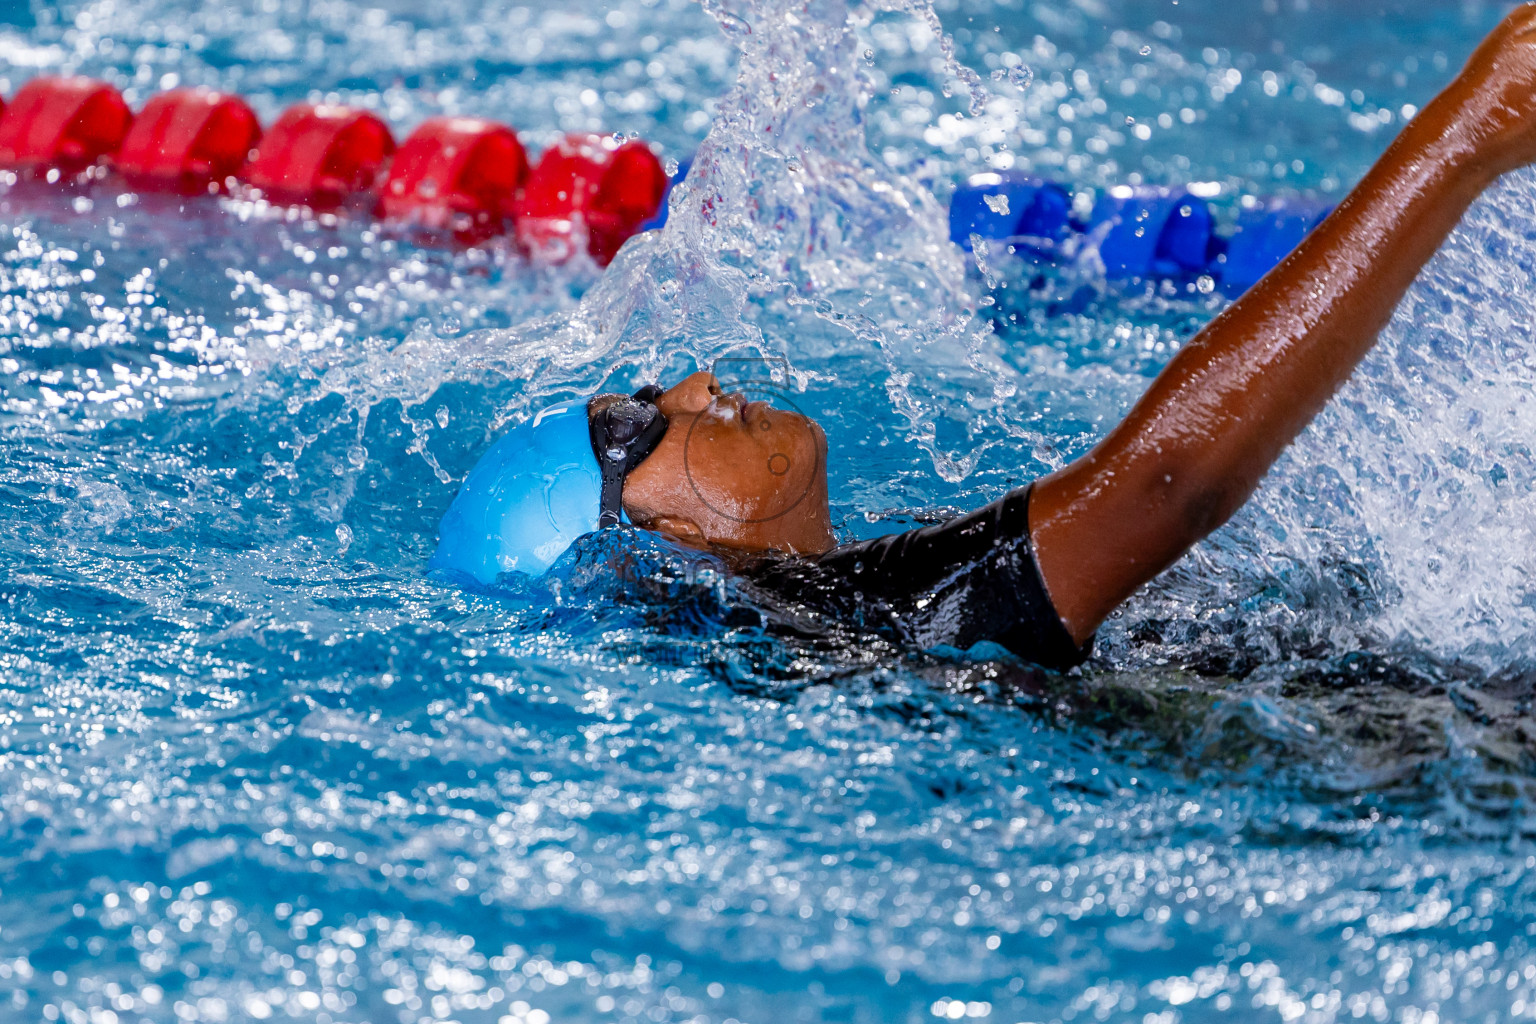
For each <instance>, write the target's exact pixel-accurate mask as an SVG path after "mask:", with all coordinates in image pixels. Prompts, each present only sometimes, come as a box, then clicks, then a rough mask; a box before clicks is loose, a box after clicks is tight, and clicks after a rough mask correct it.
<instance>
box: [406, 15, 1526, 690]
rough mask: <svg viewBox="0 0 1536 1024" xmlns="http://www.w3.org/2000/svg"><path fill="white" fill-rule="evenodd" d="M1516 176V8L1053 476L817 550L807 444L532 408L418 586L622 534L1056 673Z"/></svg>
mask: <svg viewBox="0 0 1536 1024" xmlns="http://www.w3.org/2000/svg"><path fill="white" fill-rule="evenodd" d="M1533 161H1536V3H1527V4H1524V5H1522V6H1520V7H1518V8H1516V9H1515V10H1514V11H1513V12H1512V13H1511V14H1510V15H1509V16H1508V17H1506V18H1505V19H1504V21H1503V22H1502V23H1501V24H1500V25H1499V26H1498V28H1496V29H1495V30H1494V31H1493V32H1492V33H1491V34H1490V35H1489V36H1488V38H1487V39H1486V40H1484V42H1483V43H1482V44H1481V45H1480V46H1479V47H1478V49H1477V50H1476V51H1475V52H1474V53H1473V55H1472V58H1471V60H1470V61H1469V62H1468V63H1467V66H1466V67H1465V68H1464V69H1463V70H1462V71H1461V73H1460V74H1459V75H1458V76H1457V77H1456V78H1455V80H1454V81H1452V82H1451V84H1450V85H1449V86H1447V87H1446V89H1445V90H1444V91H1443V92H1441V93H1440V95H1438V96H1437V97H1435V99H1434V100H1433V101H1431V102H1430V103H1429V105H1428V106H1426V107H1425V108H1424V109H1423V110H1422V111H1421V112H1420V113H1419V114H1418V116H1417V117H1415V118H1414V119H1413V120H1412V121H1411V122H1410V123H1409V124H1408V125H1407V127H1405V128H1404V129H1403V132H1402V134H1401V135H1399V136H1398V138H1397V139H1396V141H1394V142H1393V144H1392V146H1391V147H1390V148H1389V149H1388V150H1387V152H1386V153H1385V154H1384V155H1383V156H1382V157H1381V159H1380V160H1378V161H1377V162H1376V164H1375V166H1373V167H1372V168H1371V170H1370V172H1369V173H1368V174H1367V175H1366V176H1365V178H1364V180H1363V181H1361V182H1360V184H1359V185H1358V186H1357V187H1356V188H1355V189H1354V191H1352V192H1351V193H1350V194H1349V196H1348V198H1346V199H1345V200H1344V202H1342V203H1341V204H1340V205H1339V207H1338V208H1337V209H1336V210H1335V211H1334V212H1333V214H1332V215H1331V216H1329V217H1328V218H1327V219H1326V220H1325V221H1324V222H1323V223H1322V224H1321V225H1319V226H1318V227H1317V228H1316V229H1315V230H1314V231H1313V232H1312V233H1311V234H1310V235H1309V236H1308V237H1307V239H1306V240H1305V241H1304V242H1302V243H1301V245H1300V246H1299V247H1298V248H1297V249H1296V250H1295V251H1294V252H1293V253H1292V254H1291V255H1290V256H1289V257H1287V258H1286V260H1285V261H1284V262H1283V263H1281V264H1280V265H1279V266H1278V267H1276V268H1275V269H1274V270H1273V271H1271V272H1270V273H1269V275H1268V276H1266V277H1265V278H1264V279H1263V280H1262V281H1260V282H1259V283H1258V284H1257V285H1255V286H1254V287H1253V288H1252V289H1250V290H1249V291H1248V292H1247V293H1246V294H1244V295H1243V296H1242V297H1241V298H1239V299H1238V300H1237V301H1235V302H1234V303H1233V304H1232V305H1231V306H1230V307H1228V308H1227V309H1226V310H1225V311H1224V312H1223V313H1222V314H1221V315H1220V316H1218V317H1217V318H1216V319H1215V320H1213V321H1212V322H1211V323H1210V324H1209V325H1208V326H1206V327H1205V329H1204V330H1202V331H1201V332H1200V333H1199V334H1198V335H1196V336H1195V337H1194V338H1193V339H1192V340H1191V341H1190V342H1189V343H1188V344H1187V345H1186V346H1185V347H1184V348H1183V349H1182V350H1181V351H1180V352H1179V353H1178V354H1177V355H1176V356H1174V358H1173V359H1172V360H1171V361H1170V362H1169V363H1168V365H1167V366H1166V367H1165V368H1164V369H1163V371H1162V372H1161V373H1160V374H1159V375H1158V376H1157V378H1156V379H1155V380H1154V381H1153V382H1152V385H1151V387H1150V388H1149V389H1148V390H1147V392H1146V394H1145V395H1143V396H1142V398H1141V399H1140V400H1139V401H1138V402H1137V403H1136V405H1135V406H1134V407H1133V408H1132V409H1131V411H1130V414H1129V415H1127V416H1126V417H1125V419H1124V420H1123V421H1122V422H1121V423H1120V424H1119V425H1118V426H1116V427H1115V428H1114V429H1113V430H1111V431H1110V432H1109V434H1108V435H1107V436H1106V437H1105V438H1104V439H1103V440H1102V441H1100V442H1099V443H1098V444H1097V445H1096V446H1095V447H1094V448H1093V449H1092V450H1091V451H1089V452H1088V453H1087V454H1086V455H1084V456H1083V457H1081V458H1080V459H1078V460H1077V461H1075V462H1073V463H1071V464H1070V465H1068V466H1066V467H1065V468H1063V469H1061V470H1058V471H1057V472H1054V473H1051V474H1050V475H1048V476H1045V477H1043V478H1041V479H1039V480H1036V481H1035V482H1034V483H1032V484H1030V485H1028V486H1025V487H1022V488H1020V489H1018V490H1016V491H1013V492H1011V493H1009V494H1007V495H1005V496H1003V497H1002V498H1000V499H998V500H997V501H994V502H992V503H991V504H989V505H987V506H985V507H983V508H981V509H978V510H976V511H974V512H971V513H969V514H967V515H963V516H961V517H959V518H957V519H953V520H951V521H949V522H946V523H942V524H940V525H936V526H927V527H923V528H920V529H916V530H911V531H908V532H905V533H899V534H894V535H891V536H886V537H881V538H877V539H875V540H869V541H862V542H859V543H855V544H845V545H842V546H838V545H837V544H836V542H835V539H834V537H833V533H832V524H831V517H830V513H829V509H828V505H827V480H826V467H827V462H828V451H827V440H826V436H825V435H824V434H823V432H822V430H821V428H820V427H819V426H817V425H816V424H815V423H814V422H812V421H811V420H809V419H807V418H805V417H804V416H801V415H799V414H797V413H794V412H790V411H786V410H781V409H775V408H772V407H770V406H767V405H765V404H763V403H757V402H747V401H745V399H744V398H743V397H742V396H740V395H729V394H724V393H722V390H721V388H720V385H719V383H718V382H717V381H716V379H715V378H714V377H713V376H712V375H711V374H709V373H695V374H693V375H692V376H690V377H688V378H686V379H684V380H683V381H681V382H679V383H678V384H676V385H675V386H674V387H671V388H669V389H666V390H661V389H660V388H647V389H643V390H642V391H641V392H639V393H637V394H636V395H635V396H633V397H630V398H625V397H623V396H612V395H606V396H599V398H597V399H594V400H593V401H592V402H590V403H584V404H578V405H575V406H570V407H565V408H561V409H556V410H549V411H547V412H546V413H544V414H542V415H541V416H540V417H539V418H537V419H536V420H535V421H533V425H532V427H531V433H530V436H528V437H523V436H519V435H518V431H514V432H513V433H512V434H509V435H508V436H507V437H505V438H503V439H502V440H501V441H500V442H498V443H497V445H496V446H495V447H493V448H492V450H491V452H490V453H488V455H487V457H486V459H485V460H483V461H482V463H481V465H480V466H477V467H476V469H475V470H474V471H473V472H472V473H471V474H470V477H469V478H468V479H467V480H466V482H465V485H464V488H463V490H461V492H460V494H459V496H458V497H457V498H456V499H455V501H454V504H453V506H452V507H451V508H450V509H449V512H448V514H447V516H445V518H444V520H443V530H442V540H441V543H440V546H439V549H438V552H437V555H436V556H434V559H433V565H434V566H435V567H437V568H440V569H447V570H453V571H458V572H461V573H464V574H467V575H469V576H472V577H474V578H476V579H479V580H480V581H481V582H491V581H493V580H494V578H495V576H496V575H497V573H498V572H500V571H505V570H508V569H521V570H524V571H534V572H539V571H542V570H543V569H544V568H547V567H548V565H549V564H550V563H551V562H552V561H553V560H554V558H555V557H557V556H558V554H559V552H560V551H562V550H564V548H565V547H566V546H568V545H569V543H570V542H571V541H572V540H574V539H575V536H577V535H579V534H580V533H582V532H587V531H590V530H592V529H594V528H596V527H597V526H598V525H599V524H602V525H608V524H611V523H615V522H618V521H620V519H621V518H627V519H628V521H629V522H631V523H633V524H635V525H637V526H640V527H644V528H646V529H650V530H655V531H657V532H659V533H661V534H664V535H666V536H668V537H671V538H674V539H675V540H678V541H681V542H682V543H684V544H688V545H692V546H696V547H702V548H709V549H712V550H714V551H716V552H719V553H722V554H724V555H725V556H726V557H727V560H728V562H730V563H731V564H733V565H734V566H735V567H736V568H737V569H738V570H739V572H740V573H741V575H742V577H743V579H744V581H745V582H746V584H747V586H748V587H749V588H752V589H754V590H756V591H758V592H760V593H762V594H764V595H767V596H768V597H770V598H771V599H772V600H773V601H774V602H775V603H776V604H777V605H778V606H779V607H780V608H781V609H788V611H789V613H790V614H792V615H793V616H795V617H797V618H799V617H801V616H805V617H810V618H815V617H830V618H831V619H834V620H839V621H843V622H847V623H849V624H851V625H853V626H856V627H859V628H864V629H870V630H874V631H877V632H880V633H884V634H887V635H893V636H896V637H898V638H900V639H902V640H904V641H909V642H912V643H915V644H918V645H920V646H923V647H934V646H938V645H941V644H943V645H949V646H953V647H957V648H961V649H965V648H969V647H970V646H972V645H973V644H976V643H978V642H981V641H991V642H994V643H998V644H1001V645H1002V646H1004V647H1006V648H1008V649H1009V650H1011V651H1013V652H1014V653H1015V654H1017V655H1019V656H1020V657H1022V658H1025V659H1027V660H1030V661H1034V662H1037V663H1039V664H1041V665H1045V666H1049V667H1054V668H1066V667H1069V666H1071V665H1074V664H1077V663H1078V662H1080V661H1082V660H1083V659H1084V658H1085V657H1086V656H1087V654H1088V652H1089V650H1090V649H1091V645H1092V640H1093V636H1094V633H1095V631H1096V630H1097V628H1098V626H1099V624H1100V623H1101V622H1102V621H1103V620H1104V618H1105V617H1106V616H1108V615H1109V614H1110V612H1112V611H1113V610H1114V609H1115V608H1116V607H1117V606H1118V605H1119V604H1120V603H1121V602H1122V601H1124V600H1125V599H1126V598H1127V597H1129V596H1130V595H1131V594H1132V593H1133V592H1134V591H1136V590H1137V588H1139V587H1140V586H1142V584H1144V583H1146V582H1147V581H1149V580H1151V579H1152V578H1153V577H1154V576H1156V575H1157V574H1158V573H1160V572H1162V570H1163V569H1165V568H1167V567H1168V566H1169V565H1171V564H1172V563H1173V562H1174V561H1175V560H1177V559H1178V558H1179V557H1180V556H1181V555H1182V554H1183V553H1184V552H1185V551H1187V550H1188V549H1189V548H1190V546H1191V545H1193V544H1195V543H1196V542H1197V541H1199V540H1200V539H1201V538H1203V537H1205V536H1206V535H1207V534H1209V533H1210V532H1211V531H1212V530H1215V529H1216V528H1217V527H1218V526H1220V525H1221V524H1222V523H1224V522H1226V521H1227V519H1228V518H1229V517H1230V516H1231V515H1232V514H1233V513H1234V512H1236V511H1237V509H1238V508H1239V507H1241V506H1242V504H1243V503H1244V502H1245V501H1246V500H1247V499H1248V496H1249V495H1251V494H1252V493H1253V491H1254V490H1255V488H1257V487H1258V484H1259V481H1260V480H1261V479H1262V478H1263V476H1264V474H1265V473H1266V472H1267V471H1268V469H1269V467H1270V465H1271V464H1273V463H1274V461H1275V459H1276V458H1278V457H1279V455H1280V453H1281V452H1282V451H1283V450H1284V449H1285V447H1286V446H1287V445H1288V444H1290V442H1291V441H1292V440H1293V439H1294V438H1295V437H1296V435H1297V434H1299V433H1300V432H1301V430H1302V429H1303V428H1304V427H1305V426H1306V425H1307V423H1308V422H1310V421H1311V419H1312V418H1313V416H1315V415H1316V414H1317V412H1318V411H1319V410H1320V409H1321V408H1322V407H1323V405H1324V404H1325V403H1326V402H1327V401H1328V399H1329V397H1330V396H1332V395H1333V393H1334V392H1335V391H1336V390H1337V389H1338V388H1339V386H1340V385H1341V384H1342V383H1343V382H1344V380H1345V379H1346V378H1347V377H1348V376H1349V374H1350V373H1351V371H1353V369H1354V367H1355V366H1356V365H1357V364H1358V363H1359V362H1360V360H1361V359H1362V358H1363V357H1364V356H1365V354H1366V353H1367V352H1368V351H1369V350H1370V348H1371V346H1372V345H1373V344H1374V343H1375V341H1376V337H1377V335H1378V333H1379V332H1380V331H1381V329H1382V328H1383V327H1384V326H1385V325H1386V323H1387V321H1388V320H1389V319H1390V318H1391V315H1392V312H1393V309H1394V308H1395V307H1396V305H1397V303H1398V301H1399V300H1400V299H1401V298H1402V296H1403V294H1404V292H1406V291H1407V289H1408V286H1409V285H1410V284H1412V283H1413V280H1414V277H1415V276H1416V275H1417V274H1418V272H1419V270H1420V269H1421V268H1422V267H1423V266H1424V264H1425V262H1426V261H1428V259H1429V258H1430V256H1432V255H1433V254H1434V252H1435V250H1436V249H1437V248H1438V247H1439V246H1440V244H1441V242H1443V241H1444V239H1445V237H1446V236H1447V235H1448V234H1449V233H1450V232H1451V230H1452V229H1453V228H1454V227H1455V226H1456V224H1457V222H1458V221H1459V220H1460V219H1461V217H1462V215H1463V214H1464V213H1465V212H1466V210H1467V208H1468V207H1469V206H1470V205H1471V203H1472V202H1473V200H1475V199H1476V198H1477V197H1478V195H1479V194H1481V193H1482V191H1483V190H1484V189H1486V188H1487V187H1488V186H1490V185H1491V184H1493V182H1494V181H1495V180H1496V179H1497V178H1498V177H1499V176H1500V175H1501V174H1503V173H1504V172H1506V171H1510V170H1513V169H1515V168H1517V167H1521V166H1524V165H1526V164H1528V163H1531V162H1533ZM519 429H520V430H521V429H522V428H519ZM541 431H542V433H541ZM530 510H532V511H530Z"/></svg>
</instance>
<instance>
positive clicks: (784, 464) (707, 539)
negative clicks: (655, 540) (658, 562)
mask: <svg viewBox="0 0 1536 1024" xmlns="http://www.w3.org/2000/svg"><path fill="white" fill-rule="evenodd" d="M656 407H657V408H658V409H660V410H661V412H662V415H664V416H666V417H667V424H668V425H667V432H666V434H664V435H663V436H662V439H661V443H660V444H658V445H657V446H656V450H655V451H653V452H652V453H651V454H650V455H649V456H648V457H647V458H646V460H645V461H644V462H642V463H641V464H640V465H639V466H638V467H636V468H635V470H634V471H633V472H632V473H630V474H629V476H628V478H627V479H626V480H625V481H624V511H626V512H627V513H629V518H630V519H631V520H632V521H634V522H635V523H637V524H639V525H641V526H645V527H648V528H650V529H653V530H658V531H660V532H662V533H666V534H669V535H671V536H673V537H676V538H678V539H680V540H683V541H686V542H689V543H693V544H713V545H718V546H721V547H728V548H736V549H739V550H744V551H782V552H786V553H795V554H820V553H821V552H823V551H826V550H828V549H830V548H831V547H832V546H833V540H832V518H831V513H830V512H829V510H828V508H827V438H826V435H825V434H823V433H822V431H821V428H820V427H819V426H817V425H816V424H815V423H814V422H813V421H811V420H809V419H807V418H806V417H804V416H802V415H800V414H799V413H797V412H791V411H788V410H785V409H775V408H773V407H772V406H771V405H769V404H768V403H766V402H749V401H747V400H746V398H745V397H744V396H742V395H728V394H725V393H724V392H723V391H722V389H721V387H720V382H719V381H717V380H716V379H715V375H714V374H712V373H695V374H693V375H692V376H691V377H688V378H687V379H686V380H684V381H683V382H682V383H681V384H679V385H677V386H676V387H675V388H672V389H671V390H669V391H666V392H664V393H663V394H662V395H661V397H660V398H658V399H657V400H656Z"/></svg>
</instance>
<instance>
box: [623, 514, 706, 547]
mask: <svg viewBox="0 0 1536 1024" xmlns="http://www.w3.org/2000/svg"><path fill="white" fill-rule="evenodd" d="M637 525H639V526H642V527H644V528H645V529H647V530H655V531H656V532H657V533H662V534H666V535H667V536H668V537H671V538H672V539H673V540H676V541H681V542H682V543H684V544H687V545H688V546H690V547H704V546H705V545H706V544H707V543H708V540H707V539H706V538H705V536H704V531H703V530H701V529H699V525H698V524H697V523H695V522H694V521H693V520H692V519H688V518H686V517H684V516H655V517H654V518H651V519H647V520H646V521H645V522H643V523H638V524H637Z"/></svg>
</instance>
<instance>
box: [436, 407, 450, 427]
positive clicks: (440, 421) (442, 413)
mask: <svg viewBox="0 0 1536 1024" xmlns="http://www.w3.org/2000/svg"><path fill="white" fill-rule="evenodd" d="M437 425H438V426H439V427H442V428H444V429H446V428H447V426H448V407H447V406H446V405H444V406H439V407H438V410H437Z"/></svg>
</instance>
